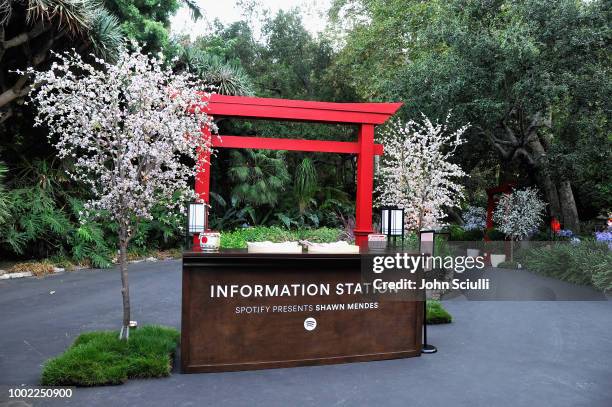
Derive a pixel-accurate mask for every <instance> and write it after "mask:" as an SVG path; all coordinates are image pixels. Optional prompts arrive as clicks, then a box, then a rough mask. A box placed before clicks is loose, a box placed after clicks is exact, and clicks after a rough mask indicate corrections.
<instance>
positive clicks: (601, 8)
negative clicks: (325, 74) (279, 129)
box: [333, 0, 612, 230]
mask: <svg viewBox="0 0 612 407" xmlns="http://www.w3.org/2000/svg"><path fill="white" fill-rule="evenodd" d="M356 9H357V10H360V11H361V12H363V13H365V17H366V18H365V21H359V20H357V21H355V23H354V24H353V25H352V26H351V27H349V30H348V33H347V35H346V37H345V42H346V46H345V48H344V50H343V51H342V54H341V57H340V58H339V59H338V63H339V64H340V65H341V66H342V67H346V69H347V72H348V73H349V74H350V77H351V81H352V82H353V84H354V86H355V87H356V88H357V89H359V90H360V91H361V92H362V95H363V96H364V97H378V98H399V99H402V100H404V101H405V102H406V108H405V114H406V113H407V114H414V113H416V112H418V111H423V112H425V113H426V114H427V115H428V116H430V117H438V118H439V117H442V116H443V115H445V114H446V111H447V110H449V109H452V110H453V117H454V118H455V120H458V121H460V122H468V121H469V122H471V123H472V124H473V127H472V128H471V130H470V131H469V134H468V140H469V141H470V150H471V151H472V152H473V153H474V154H472V156H473V157H478V156H482V155H483V154H482V153H483V152H484V151H483V148H484V149H487V148H488V149H490V150H492V151H494V152H496V154H497V156H498V158H499V161H500V162H501V163H502V166H506V165H507V164H508V165H509V164H513V163H518V164H520V166H521V167H522V169H523V172H524V173H525V174H531V175H532V177H533V179H534V182H536V183H537V184H539V185H540V187H541V189H542V190H543V192H544V194H545V197H546V199H547V201H548V202H549V204H550V206H549V208H550V211H551V214H552V215H553V216H556V217H558V218H559V219H562V220H563V221H564V223H565V227H567V228H571V229H573V230H578V228H579V223H578V213H577V205H576V202H575V197H574V189H575V188H577V185H576V184H577V183H578V182H577V181H578V179H577V177H576V176H575V175H574V174H576V173H579V171H573V172H572V171H567V168H566V166H565V165H564V163H566V161H565V160H558V159H556V157H555V155H554V154H562V155H563V154H567V146H569V145H573V146H576V147H579V148H583V147H585V146H587V145H589V144H590V143H592V142H596V143H600V146H599V147H600V148H601V149H602V151H606V152H608V154H605V155H604V156H601V155H599V156H593V155H589V154H586V153H585V154H582V156H583V157H585V158H587V157H588V161H589V162H590V163H591V165H592V166H595V167H598V168H602V167H604V166H605V165H606V161H609V158H610V155H609V151H610V150H611V144H610V143H611V141H610V140H609V138H608V137H607V134H609V133H610V127H609V126H610V124H609V120H606V119H605V117H606V115H608V114H609V110H610V109H609V97H608V96H607V95H609V90H610V86H611V85H610V82H611V77H612V76H611V75H610V74H609V69H610V68H609V67H610V66H611V64H610V55H611V53H610V44H611V41H610V40H611V38H612V34H611V30H610V27H611V26H612V25H611V24H610V22H611V19H610V17H611V10H610V9H611V7H610V3H609V2H606V1H591V2H582V1H577V0H563V1H559V2H549V1H544V0H529V1H524V2H512V1H504V0H495V1H487V2H482V1H477V0H451V1H437V0H434V1H430V2H421V1H411V0H409V1H383V0H368V1H365V0H356V1H346V0H339V1H337V2H336V7H335V8H334V9H333V10H334V12H335V13H336V15H338V16H341V15H342V13H345V14H346V13H349V14H350V13H351V10H356ZM383 38H384V39H385V40H384V41H382V39H383ZM354 61H361V62H360V63H359V64H354ZM381 72H382V74H381ZM593 82H595V83H596V84H597V85H595V86H594V85H593ZM594 88H597V89H594ZM581 89H589V90H591V91H592V92H591V93H590V95H589V96H588V98H587V97H585V96H586V94H585V92H584V91H583V90H581ZM606 92H607V93H606ZM606 112H608V113H606ZM585 118H586V119H585ZM577 121H581V122H582V123H583V124H586V125H584V126H576V122H577ZM579 140H581V141H583V142H577V141H579ZM564 146H565V147H564ZM564 173H565V174H570V176H568V177H566V176H563V174H564ZM607 179H608V182H609V180H610V178H609V177H608V178H607ZM572 184H573V185H572Z"/></svg>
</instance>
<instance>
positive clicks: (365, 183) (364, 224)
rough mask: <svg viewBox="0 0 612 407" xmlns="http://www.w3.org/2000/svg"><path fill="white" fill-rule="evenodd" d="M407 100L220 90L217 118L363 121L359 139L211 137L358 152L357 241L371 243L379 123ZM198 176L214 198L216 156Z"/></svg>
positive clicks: (233, 144) (218, 142) (241, 143)
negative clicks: (227, 93)
mask: <svg viewBox="0 0 612 407" xmlns="http://www.w3.org/2000/svg"><path fill="white" fill-rule="evenodd" d="M401 106H402V103H332V102H311V101H304V100H287V99H271V98H254V97H245V96H225V95H219V94H214V95H212V96H211V97H210V99H209V101H208V106H207V111H208V113H209V114H210V115H211V116H213V117H214V118H229V117H234V118H246V119H263V120H290V121H301V122H313V123H338V124H346V125H358V126H359V136H358V139H357V142H346V141H321V140H305V139H286V138H269V137H247V136H226V135H220V136H210V134H206V133H207V131H208V130H203V132H204V133H205V136H206V137H211V144H212V147H213V148H256V149H265V150H289V151H311V152H323V153H344V154H356V155H357V201H356V208H355V240H356V243H357V244H362V243H364V242H367V236H368V234H369V233H372V189H373V186H374V181H373V178H374V156H375V155H382V153H383V146H382V145H380V144H374V127H375V126H376V125H378V124H382V123H384V122H385V121H386V120H387V119H388V118H389V117H391V116H392V115H393V114H395V112H397V110H398V109H399V108H400V107H401ZM202 159H204V160H205V163H204V164H203V165H202V166H201V168H202V171H201V172H200V173H198V175H197V177H196V184H195V191H196V193H197V194H198V195H199V196H200V198H201V199H203V200H204V201H205V202H209V190H210V160H209V159H210V156H209V154H205V155H203V157H202Z"/></svg>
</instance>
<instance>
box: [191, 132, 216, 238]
mask: <svg viewBox="0 0 612 407" xmlns="http://www.w3.org/2000/svg"><path fill="white" fill-rule="evenodd" d="M202 137H204V138H205V139H206V140H207V145H208V147H209V149H207V150H206V151H202V150H200V151H198V173H197V174H196V179H195V192H196V194H197V195H198V196H199V197H200V199H201V200H203V201H204V202H205V203H207V204H208V203H210V146H211V145H212V141H211V137H212V135H211V132H210V128H209V127H208V126H206V127H203V128H202ZM193 244H194V245H199V244H200V241H199V237H198V236H197V235H195V236H194V237H193Z"/></svg>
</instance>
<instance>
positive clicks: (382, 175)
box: [376, 115, 469, 231]
mask: <svg viewBox="0 0 612 407" xmlns="http://www.w3.org/2000/svg"><path fill="white" fill-rule="evenodd" d="M449 117H450V115H449V116H447V118H446V120H445V122H444V123H442V124H438V123H435V124H434V123H432V122H431V121H430V120H429V119H428V118H427V117H426V116H425V115H423V121H422V123H418V122H415V121H412V120H411V121H409V122H407V123H403V122H401V121H400V120H395V121H393V122H391V123H390V124H389V125H388V126H387V127H385V128H384V129H383V130H382V132H381V136H382V142H383V144H384V148H385V153H384V155H383V157H382V163H381V167H380V170H379V174H378V178H379V179H378V183H377V186H376V192H377V193H378V194H379V196H378V198H377V203H378V204H379V205H393V206H398V207H400V208H403V209H404V213H405V215H404V219H405V227H406V228H407V229H409V230H417V231H418V230H422V229H425V228H426V229H430V228H436V227H439V226H442V225H443V222H444V218H445V217H446V214H445V212H444V208H445V207H455V206H457V205H458V204H459V202H460V201H461V200H462V199H463V190H464V188H463V186H462V185H461V184H460V183H459V180H460V179H461V178H463V177H465V176H467V175H466V173H465V172H464V171H463V170H462V169H461V167H460V166H459V165H457V164H455V163H452V162H451V159H452V157H453V155H454V154H455V151H456V150H457V147H459V146H460V145H461V144H463V143H464V140H463V139H462V138H461V137H462V135H463V133H465V131H466V130H467V128H468V127H469V126H468V125H466V126H463V127H461V128H460V129H458V130H456V131H454V132H450V131H449V130H448V119H449Z"/></svg>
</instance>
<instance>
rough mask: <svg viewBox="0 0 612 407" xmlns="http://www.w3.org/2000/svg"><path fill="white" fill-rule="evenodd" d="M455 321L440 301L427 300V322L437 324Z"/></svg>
mask: <svg viewBox="0 0 612 407" xmlns="http://www.w3.org/2000/svg"><path fill="white" fill-rule="evenodd" d="M451 322H453V317H452V316H451V314H449V313H448V311H447V310H445V309H444V307H443V306H442V304H441V303H440V301H436V300H427V323H428V324H430V325H435V324H449V323H451Z"/></svg>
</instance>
